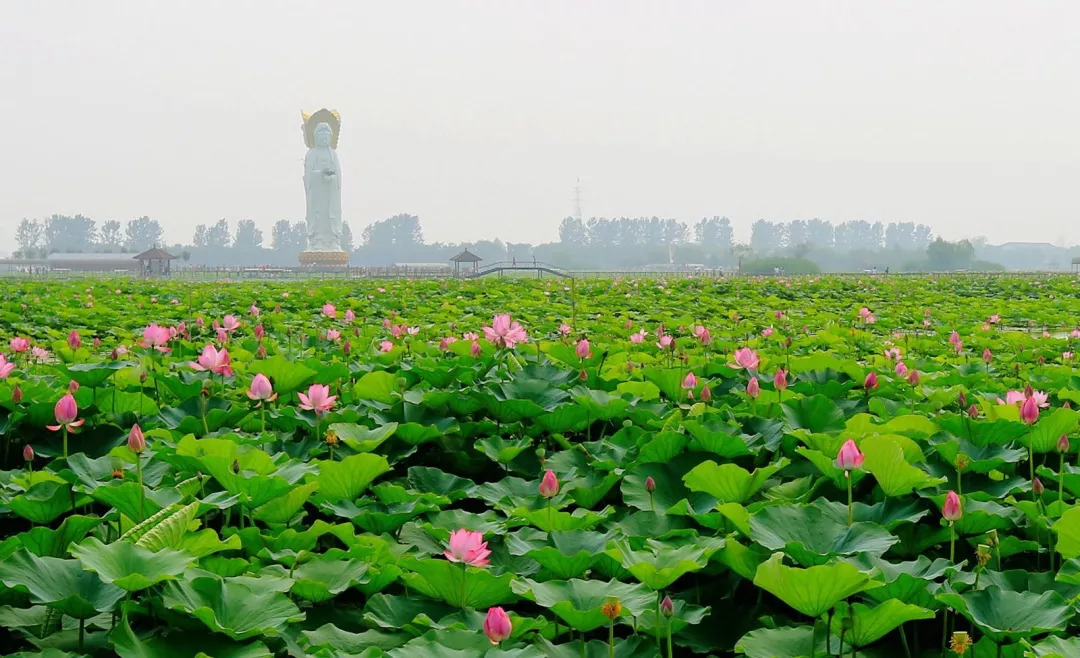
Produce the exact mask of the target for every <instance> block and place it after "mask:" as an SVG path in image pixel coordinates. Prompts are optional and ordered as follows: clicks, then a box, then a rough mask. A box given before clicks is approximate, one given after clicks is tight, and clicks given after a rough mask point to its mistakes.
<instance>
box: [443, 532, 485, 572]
mask: <svg viewBox="0 0 1080 658" xmlns="http://www.w3.org/2000/svg"><path fill="white" fill-rule="evenodd" d="M489 555H491V551H489V550H488V547H487V542H486V541H484V533H482V532H473V531H472V530H466V529H465V528H461V529H460V530H455V531H453V532H451V533H450V545H449V547H448V550H446V551H444V552H443V556H444V557H445V558H446V559H447V560H450V561H451V562H462V563H464V564H466V565H468V566H470V567H486V566H487V565H488V559H487V558H488V556H489Z"/></svg>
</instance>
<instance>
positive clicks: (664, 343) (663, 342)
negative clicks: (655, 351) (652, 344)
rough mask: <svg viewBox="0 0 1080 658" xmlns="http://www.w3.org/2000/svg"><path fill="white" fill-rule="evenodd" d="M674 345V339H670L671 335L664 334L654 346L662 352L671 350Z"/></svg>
mask: <svg viewBox="0 0 1080 658" xmlns="http://www.w3.org/2000/svg"><path fill="white" fill-rule="evenodd" d="M674 345H675V339H674V338H672V337H671V334H664V335H663V336H661V337H660V340H659V341H658V342H657V343H656V346H657V347H659V348H660V349H662V350H666V349H668V348H672V347H674Z"/></svg>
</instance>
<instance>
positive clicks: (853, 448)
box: [836, 439, 863, 471]
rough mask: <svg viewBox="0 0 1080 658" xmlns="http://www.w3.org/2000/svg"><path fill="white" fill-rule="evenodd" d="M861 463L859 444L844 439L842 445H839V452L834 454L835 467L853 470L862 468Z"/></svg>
mask: <svg viewBox="0 0 1080 658" xmlns="http://www.w3.org/2000/svg"><path fill="white" fill-rule="evenodd" d="M862 465H863V454H862V451H860V450H859V446H857V445H855V441H854V440H852V439H848V440H847V441H844V445H843V446H841V447H840V452H839V453H837V455H836V467H837V468H839V469H841V470H844V471H853V470H855V469H857V468H862Z"/></svg>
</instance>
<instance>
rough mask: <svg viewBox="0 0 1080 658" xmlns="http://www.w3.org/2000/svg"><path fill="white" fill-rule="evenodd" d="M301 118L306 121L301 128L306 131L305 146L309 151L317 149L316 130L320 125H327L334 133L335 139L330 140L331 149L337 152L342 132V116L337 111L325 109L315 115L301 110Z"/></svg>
mask: <svg viewBox="0 0 1080 658" xmlns="http://www.w3.org/2000/svg"><path fill="white" fill-rule="evenodd" d="M300 116H301V118H303V119H304V123H303V125H302V126H301V127H300V129H301V130H303V131H304V144H306V145H307V147H308V148H309V149H310V148H315V128H316V127H317V126H318V125H319V124H320V123H325V124H327V125H329V126H330V130H332V131H333V132H334V135H333V137H331V139H330V148H332V149H334V150H335V151H336V150H337V144H338V133H339V132H340V131H341V115H340V114H338V111H337V110H328V109H326V108H323V109H321V110H319V111H318V112H315V113H313V114H308V113H307V112H305V111H303V110H300Z"/></svg>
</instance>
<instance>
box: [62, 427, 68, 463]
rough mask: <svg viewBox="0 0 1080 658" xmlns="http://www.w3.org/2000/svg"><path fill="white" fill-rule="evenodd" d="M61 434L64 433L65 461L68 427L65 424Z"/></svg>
mask: <svg viewBox="0 0 1080 658" xmlns="http://www.w3.org/2000/svg"><path fill="white" fill-rule="evenodd" d="M63 434H64V461H67V458H68V428H67V425H64V426H63Z"/></svg>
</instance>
